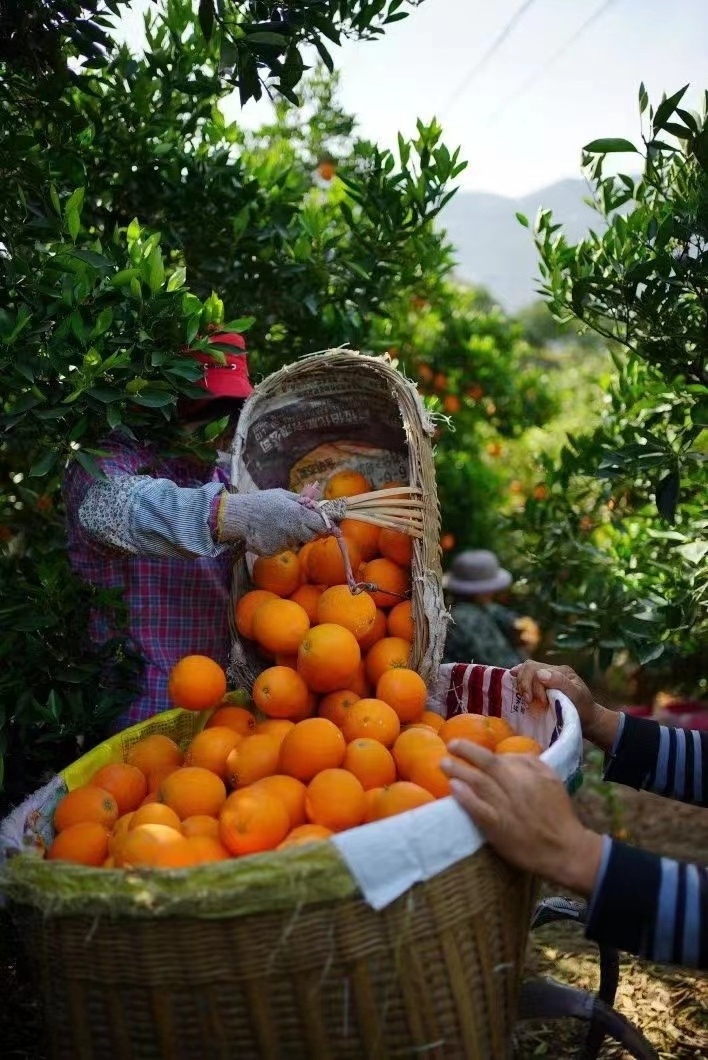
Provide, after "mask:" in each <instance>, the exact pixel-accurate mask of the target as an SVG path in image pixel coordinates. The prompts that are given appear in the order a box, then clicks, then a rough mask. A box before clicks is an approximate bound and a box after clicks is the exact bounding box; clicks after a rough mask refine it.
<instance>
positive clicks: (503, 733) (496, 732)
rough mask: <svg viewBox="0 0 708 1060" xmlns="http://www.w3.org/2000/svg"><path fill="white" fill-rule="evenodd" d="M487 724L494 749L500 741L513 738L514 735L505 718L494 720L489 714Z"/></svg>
mask: <svg viewBox="0 0 708 1060" xmlns="http://www.w3.org/2000/svg"><path fill="white" fill-rule="evenodd" d="M487 722H488V724H489V731H490V732H491V734H492V736H493V737H494V739H495V740H496V743H495V745H494V746H495V749H496V746H497V744H499V743H501V741H502V740H506V739H507V737H509V736H515V735H516V733H515V732H514V730H513V729H512V727H511V725H510V724H509V722H508V721H507V720H506V718H495V717H493V716H492V715H491V714H490V715H489V717H488V718H487Z"/></svg>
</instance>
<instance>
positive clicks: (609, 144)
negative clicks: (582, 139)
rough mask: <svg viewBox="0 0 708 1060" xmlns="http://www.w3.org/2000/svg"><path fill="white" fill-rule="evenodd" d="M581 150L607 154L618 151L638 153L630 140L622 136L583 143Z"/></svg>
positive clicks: (594, 153)
mask: <svg viewBox="0 0 708 1060" xmlns="http://www.w3.org/2000/svg"><path fill="white" fill-rule="evenodd" d="M583 151H585V152H586V153H587V154H589V155H609V154H612V153H613V152H619V151H633V152H634V153H635V154H639V151H638V150H637V148H636V147H635V146H634V144H633V143H632V142H631V141H630V140H624V139H622V137H608V138H607V139H601V140H592V141H591V142H590V143H589V144H586V145H585V147H584V148H583Z"/></svg>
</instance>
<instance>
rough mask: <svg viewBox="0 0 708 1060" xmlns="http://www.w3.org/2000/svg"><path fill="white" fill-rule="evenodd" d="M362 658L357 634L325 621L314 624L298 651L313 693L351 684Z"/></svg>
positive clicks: (330, 690) (308, 684)
mask: <svg viewBox="0 0 708 1060" xmlns="http://www.w3.org/2000/svg"><path fill="white" fill-rule="evenodd" d="M360 660H361V650H360V648H359V644H358V642H357V639H356V637H355V636H354V634H353V633H352V632H351V630H349V629H345V628H344V626H338V625H335V623H334V622H323V623H321V624H320V625H317V626H312V627H311V628H310V630H309V631H308V632H307V634H306V635H305V637H304V639H303V640H302V642H301V644H300V647H299V648H298V652H297V668H298V672H299V673H300V674H301V676H302V677H303V678H304V679H305V681H306V683H307V686H308V688H310V689H311V690H312V691H313V692H334V691H335V690H336V689H338V688H346V687H347V678H348V677H349V676H350V675H351V674H353V673H354V671H355V670H356V669H357V667H358V666H359V662H360Z"/></svg>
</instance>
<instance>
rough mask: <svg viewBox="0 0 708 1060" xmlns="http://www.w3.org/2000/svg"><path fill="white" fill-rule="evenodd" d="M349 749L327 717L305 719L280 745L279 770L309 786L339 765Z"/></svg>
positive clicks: (339, 732) (338, 730) (339, 731)
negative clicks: (326, 771)
mask: <svg viewBox="0 0 708 1060" xmlns="http://www.w3.org/2000/svg"><path fill="white" fill-rule="evenodd" d="M346 749H347V745H346V742H345V739H344V736H343V735H342V733H341V730H340V729H338V728H337V726H336V725H335V724H334V722H331V721H328V720H327V718H306V719H305V720H304V721H299V722H298V723H297V725H296V726H295V728H294V729H292V730H291V732H289V733H288V735H287V736H286V737H285V739H284V740H283V742H282V744H281V745H280V763H279V771H280V772H281V773H287V774H288V776H291V777H297V779H298V780H302V781H303V782H304V783H305V784H307V783H309V782H310V781H311V780H312V778H313V777H314V776H315V774H316V773H319V772H320V770H321V769H336V768H337V767H338V766H340V765H341V764H342V761H343V759H344V754H345V752H346ZM273 772H275V770H273Z"/></svg>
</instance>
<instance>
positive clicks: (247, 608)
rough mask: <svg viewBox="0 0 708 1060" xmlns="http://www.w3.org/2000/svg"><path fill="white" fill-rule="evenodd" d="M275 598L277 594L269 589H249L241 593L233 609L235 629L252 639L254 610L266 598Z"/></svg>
mask: <svg viewBox="0 0 708 1060" xmlns="http://www.w3.org/2000/svg"><path fill="white" fill-rule="evenodd" d="M277 599H278V594H277V593H274V592H271V591H270V589H251V591H250V592H247V593H244V594H243V596H242V597H241V599H240V600H238V601H237V603H236V608H235V611H234V618H235V619H236V629H237V630H238V631H239V633H240V634H241V636H242V637H247V638H248V640H253V618H254V615H255V613H256V611H257V610H258V608H259V607H260V606H261V605H262V604H264V603H265V602H266V601H267V600H277Z"/></svg>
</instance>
